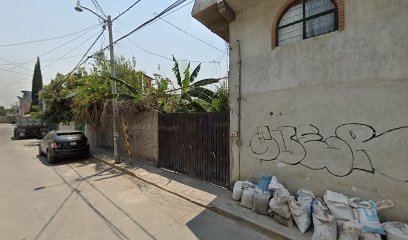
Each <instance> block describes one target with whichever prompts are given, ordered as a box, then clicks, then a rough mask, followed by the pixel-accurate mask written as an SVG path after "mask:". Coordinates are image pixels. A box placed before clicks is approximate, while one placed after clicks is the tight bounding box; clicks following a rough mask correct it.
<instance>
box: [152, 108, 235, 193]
mask: <svg viewBox="0 0 408 240" xmlns="http://www.w3.org/2000/svg"><path fill="white" fill-rule="evenodd" d="M229 164H230V161H229V113H228V112H218V113H171V114H160V115H159V165H160V167H163V168H166V169H170V170H174V171H176V172H180V173H183V174H186V175H188V176H191V177H193V178H198V179H202V180H204V181H207V182H211V183H214V184H217V185H220V186H224V187H229V175H230V172H229V169H230V166H229Z"/></svg>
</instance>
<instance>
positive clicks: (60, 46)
mask: <svg viewBox="0 0 408 240" xmlns="http://www.w3.org/2000/svg"><path fill="white" fill-rule="evenodd" d="M97 26H98V25H95V26H94V29H95V28H96V27H97ZM92 30H93V29H92ZM86 34H89V31H87V32H85V33H82V34H81V35H79V36H78V37H75V38H72V39H70V40H68V41H66V42H64V43H62V44H60V45H58V46H57V47H55V48H53V49H51V50H49V51H47V52H45V53H43V54H41V55H39V57H43V56H45V55H48V54H50V53H52V52H54V51H56V50H58V49H60V48H62V47H63V46H65V45H68V44H69V43H71V42H73V41H75V40H77V39H79V38H81V37H82V36H84V35H86ZM35 59H36V58H33V59H30V60H28V61H26V62H23V63H21V64H18V65H16V66H14V67H12V68H10V69H0V70H2V71H1V72H0V73H3V72H7V71H11V70H14V69H16V68H17V67H19V66H23V65H25V64H28V63H31V62H32V61H34V60H35Z"/></svg>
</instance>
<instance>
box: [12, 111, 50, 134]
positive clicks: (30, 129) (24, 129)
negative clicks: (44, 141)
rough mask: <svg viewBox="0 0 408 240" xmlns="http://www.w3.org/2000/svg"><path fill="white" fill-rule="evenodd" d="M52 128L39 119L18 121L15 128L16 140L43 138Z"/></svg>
mask: <svg viewBox="0 0 408 240" xmlns="http://www.w3.org/2000/svg"><path fill="white" fill-rule="evenodd" d="M50 129H51V127H50V126H47V125H46V124H45V123H43V122H41V121H40V120H38V119H33V118H31V117H29V116H25V117H20V118H18V119H17V122H16V127H15V128H14V139H21V138H42V137H44V136H45V134H47V133H48V132H49V131H50Z"/></svg>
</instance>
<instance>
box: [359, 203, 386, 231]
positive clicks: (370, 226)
mask: <svg viewBox="0 0 408 240" xmlns="http://www.w3.org/2000/svg"><path fill="white" fill-rule="evenodd" d="M360 206H364V207H360V208H358V216H359V222H360V223H361V225H363V228H362V231H363V232H369V233H377V234H385V231H384V229H383V228H382V226H381V223H380V220H379V218H378V215H377V206H376V205H375V203H374V202H373V201H371V200H370V201H364V202H361V203H360Z"/></svg>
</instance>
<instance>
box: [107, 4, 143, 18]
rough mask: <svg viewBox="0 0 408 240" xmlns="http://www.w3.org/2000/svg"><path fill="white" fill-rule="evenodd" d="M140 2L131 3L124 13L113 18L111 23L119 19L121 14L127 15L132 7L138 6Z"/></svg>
mask: <svg viewBox="0 0 408 240" xmlns="http://www.w3.org/2000/svg"><path fill="white" fill-rule="evenodd" d="M141 1H142V0H138V1H136V2H135V3H133V4H132V5H130V6H129V7H128V8H127V9H126V10H125V11H123V12H122V13H120V14H119V15H118V16H116V17H114V18H113V20H112V21H115V20H116V19H118V18H120V17H121V16H122V15H123V14H125V13H127V12H128V11H129V10H130V9H132V8H133V7H134V6H136V4H138V3H139V2H141Z"/></svg>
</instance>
